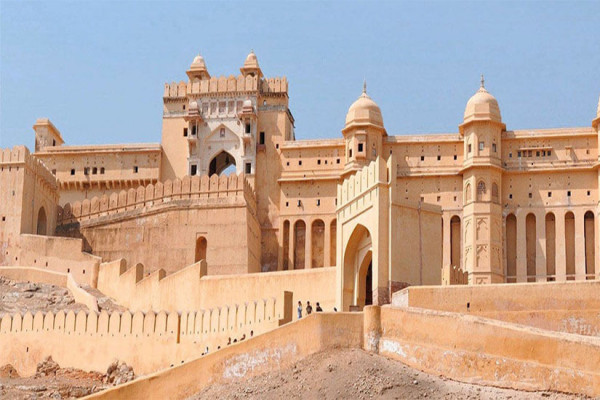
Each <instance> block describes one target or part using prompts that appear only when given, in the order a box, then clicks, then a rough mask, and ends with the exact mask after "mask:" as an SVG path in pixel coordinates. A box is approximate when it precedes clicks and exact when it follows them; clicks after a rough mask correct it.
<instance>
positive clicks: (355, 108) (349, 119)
mask: <svg viewBox="0 0 600 400" xmlns="http://www.w3.org/2000/svg"><path fill="white" fill-rule="evenodd" d="M360 125H372V126H376V127H378V128H381V129H382V130H383V131H384V132H385V128H384V127H383V116H382V115H381V109H380V108H379V106H378V105H377V103H375V102H374V101H373V99H371V97H369V95H368V94H367V83H366V82H365V83H364V84H363V92H362V94H361V95H360V97H359V98H358V99H357V100H356V101H355V102H354V103H352V105H351V106H350V108H349V109H348V113H347V114H346V125H345V127H344V130H343V132H344V131H346V130H348V129H349V128H351V127H353V126H360Z"/></svg>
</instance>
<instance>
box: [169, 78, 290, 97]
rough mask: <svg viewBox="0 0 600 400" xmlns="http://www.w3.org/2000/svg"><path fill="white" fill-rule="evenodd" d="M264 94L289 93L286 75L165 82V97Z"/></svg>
mask: <svg viewBox="0 0 600 400" xmlns="http://www.w3.org/2000/svg"><path fill="white" fill-rule="evenodd" d="M258 90H260V92H261V93H262V94H270V93H277V94H279V93H287V91H288V81H287V78H286V77H274V78H263V79H259V78H258V77H256V76H250V75H247V76H245V77H244V76H242V75H238V76H234V75H230V76H220V77H214V76H213V77H212V78H209V79H202V80H200V79H195V80H193V81H191V82H189V83H186V82H184V81H181V82H171V83H165V90H164V93H163V98H165V99H171V98H173V99H177V98H184V97H187V96H194V95H207V94H221V93H243V92H256V91H258Z"/></svg>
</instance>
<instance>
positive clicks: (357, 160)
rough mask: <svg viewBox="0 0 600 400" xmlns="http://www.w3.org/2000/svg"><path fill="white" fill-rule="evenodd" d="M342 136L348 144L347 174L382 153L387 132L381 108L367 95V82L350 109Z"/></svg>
mask: <svg viewBox="0 0 600 400" xmlns="http://www.w3.org/2000/svg"><path fill="white" fill-rule="evenodd" d="M342 134H343V135H344V139H345V144H346V150H345V152H346V166H345V171H346V172H347V171H354V170H357V169H359V168H361V167H363V166H365V165H367V164H368V163H370V162H371V161H374V160H375V159H377V156H378V155H380V154H381V153H382V150H383V147H382V146H383V144H382V142H383V137H384V136H387V132H386V131H385V128H384V126H383V117H382V115H381V110H380V108H379V106H378V105H377V103H375V102H374V101H373V100H372V99H371V97H369V95H368V94H367V83H366V82H365V83H364V84H363V92H362V94H361V95H360V97H359V98H358V99H357V100H356V101H355V102H354V103H352V105H351V106H350V108H349V109H348V113H347V114H346V124H345V126H344V129H342Z"/></svg>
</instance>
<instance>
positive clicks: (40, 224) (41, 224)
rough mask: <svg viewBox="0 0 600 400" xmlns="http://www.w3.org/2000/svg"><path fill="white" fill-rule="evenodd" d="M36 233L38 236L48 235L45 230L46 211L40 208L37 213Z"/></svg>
mask: <svg viewBox="0 0 600 400" xmlns="http://www.w3.org/2000/svg"><path fill="white" fill-rule="evenodd" d="M36 233H37V234H38V235H47V234H48V232H47V229H46V210H44V207H40V210H39V211H38V217H37V229H36Z"/></svg>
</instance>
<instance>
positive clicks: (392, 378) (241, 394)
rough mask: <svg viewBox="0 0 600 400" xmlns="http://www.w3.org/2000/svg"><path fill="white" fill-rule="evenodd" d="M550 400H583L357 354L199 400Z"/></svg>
mask: <svg viewBox="0 0 600 400" xmlns="http://www.w3.org/2000/svg"><path fill="white" fill-rule="evenodd" d="M373 398H376V399H424V398H427V399H453V400H454V399H473V400H474V399H485V400H492V399H494V400H495V399H498V400H508V399H550V400H559V399H560V400H563V399H575V398H584V397H576V396H568V395H564V394H558V393H551V392H523V391H517V390H507V389H499V388H494V387H486V386H478V385H472V384H466V383H460V382H455V381H451V380H447V379H444V378H440V377H437V376H433V375H429V374H426V373H423V372H420V371H418V370H415V369H412V368H410V367H407V366H406V365H404V364H402V363H400V362H398V361H395V360H391V359H388V358H386V357H383V356H380V355H375V354H370V353H367V352H364V351H362V350H358V349H339V350H330V351H326V352H322V353H318V354H315V355H313V356H310V357H307V358H306V359H304V360H301V361H300V362H298V363H296V364H295V365H293V366H292V367H289V368H286V369H283V370H280V371H274V372H270V373H266V374H263V375H259V376H256V377H253V378H250V379H240V380H234V381H228V382H227V383H223V384H218V385H212V386H210V387H208V388H206V389H205V390H203V391H201V392H200V393H198V394H196V395H195V396H192V397H190V398H189V400H198V399H278V400H279V399H286V400H288V399H373Z"/></svg>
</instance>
